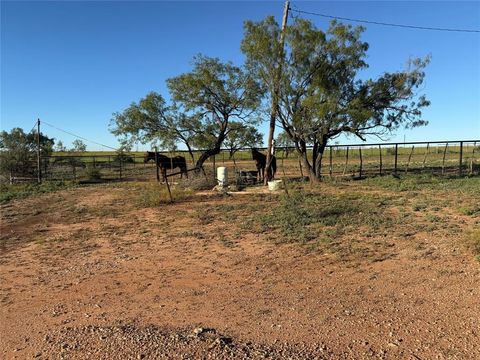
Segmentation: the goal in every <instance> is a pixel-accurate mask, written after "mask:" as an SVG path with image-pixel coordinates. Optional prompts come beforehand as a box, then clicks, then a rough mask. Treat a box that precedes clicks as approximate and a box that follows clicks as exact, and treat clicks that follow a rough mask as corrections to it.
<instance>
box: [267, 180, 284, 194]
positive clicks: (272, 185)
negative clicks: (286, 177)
mask: <svg viewBox="0 0 480 360" xmlns="http://www.w3.org/2000/svg"><path fill="white" fill-rule="evenodd" d="M281 187H282V180H273V181H269V182H268V190H270V191H275V190H280V189H281Z"/></svg>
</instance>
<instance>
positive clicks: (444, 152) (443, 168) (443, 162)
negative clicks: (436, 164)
mask: <svg viewBox="0 0 480 360" xmlns="http://www.w3.org/2000/svg"><path fill="white" fill-rule="evenodd" d="M447 147H448V143H445V148H444V149H443V160H442V175H443V174H445V156H446V155H447Z"/></svg>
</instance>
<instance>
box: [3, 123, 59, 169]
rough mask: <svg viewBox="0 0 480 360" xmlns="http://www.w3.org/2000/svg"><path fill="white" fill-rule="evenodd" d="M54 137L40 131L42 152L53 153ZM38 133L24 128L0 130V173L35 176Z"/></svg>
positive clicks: (47, 154) (46, 154)
mask: <svg viewBox="0 0 480 360" xmlns="http://www.w3.org/2000/svg"><path fill="white" fill-rule="evenodd" d="M54 143H55V141H54V139H51V138H49V137H48V136H45V135H44V134H42V133H40V154H41V156H42V157H44V156H49V155H50V154H51V153H52V149H53V145H54ZM36 158H37V133H36V132H30V133H28V134H25V132H24V131H23V129H21V128H14V129H12V130H11V131H10V132H6V131H2V132H0V173H2V174H4V175H10V176H26V175H29V176H33V174H34V173H35V171H36V168H37V167H36Z"/></svg>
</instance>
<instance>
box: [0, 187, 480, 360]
mask: <svg viewBox="0 0 480 360" xmlns="http://www.w3.org/2000/svg"><path fill="white" fill-rule="evenodd" d="M317 190H318V191H320V192H322V193H324V194H341V193H351V192H355V193H357V194H359V195H365V196H369V197H373V198H375V197H376V196H387V197H389V198H391V199H392V202H391V204H389V205H388V208H387V210H386V211H388V212H389V214H390V215H391V216H393V217H396V216H397V215H398V216H400V214H405V213H407V214H409V216H410V217H408V219H407V222H406V223H403V224H401V223H399V224H397V225H392V227H391V228H388V229H383V230H384V231H382V232H381V233H378V234H373V235H372V234H371V233H365V232H364V231H363V230H362V229H361V228H358V229H357V231H353V232H349V233H347V234H344V235H342V237H341V238H340V239H336V240H335V241H336V242H343V243H342V244H343V245H342V246H340V245H339V244H338V243H337V245H335V246H336V247H329V246H333V245H328V246H327V245H325V246H324V245H321V246H312V243H305V244H298V243H295V242H289V243H279V241H278V240H281V239H279V237H281V234H279V233H278V232H275V231H273V232H262V231H261V230H258V227H257V226H256V225H255V224H256V223H255V220H256V218H258V217H260V216H262V214H263V213H265V212H267V211H270V210H271V209H272V208H273V207H274V206H276V204H277V203H278V201H279V199H278V198H279V196H280V195H276V194H269V193H266V194H264V193H263V190H259V191H258V192H259V193H258V194H255V193H252V194H243V195H238V196H233V195H232V196H221V195H217V194H214V193H210V192H203V193H197V194H195V195H193V196H192V197H190V198H188V199H185V200H182V201H179V202H177V203H174V204H163V205H159V206H157V207H153V208H141V207H139V206H138V205H137V203H136V201H135V199H136V197H135V196H136V191H138V189H137V188H136V187H134V186H130V185H129V184H123V185H116V186H107V185H100V186H91V187H87V188H78V189H71V190H65V191H59V192H55V193H51V194H44V195H40V196H36V197H31V198H27V199H23V200H17V201H12V202H10V203H8V204H5V205H2V207H1V210H2V223H1V225H0V230H1V238H0V318H1V321H0V357H2V358H5V359H14V358H17V359H24V358H38V359H47V358H48V359H58V358H65V359H85V358H99V359H100V358H103V359H111V358H114V359H126V358H138V359H142V358H168V359H170V358H178V359H180V358H191V359H197V358H215V359H216V358H218V359H224V358H225V359H230V358H255V359H257V358H274V359H283V358H293V359H304V358H318V359H367V358H381V359H437V358H438V359H479V358H480V263H479V262H478V261H477V260H476V259H475V256H474V255H473V254H472V252H471V251H470V250H469V249H468V247H466V246H464V243H463V241H462V239H463V238H464V237H465V236H466V235H467V234H468V233H469V231H471V230H473V229H474V228H475V227H477V226H478V224H479V219H478V216H474V215H473V216H471V215H464V214H462V213H461V212H460V211H459V210H458V209H459V207H460V205H461V204H465V203H466V204H475V203H476V202H477V201H480V199H479V198H478V197H476V196H475V195H474V196H472V193H464V192H463V191H461V189H460V190H458V191H452V190H448V191H447V190H446V191H444V192H439V191H431V190H428V189H423V190H422V189H421V190H416V191H405V192H403V193H398V192H396V191H393V190H389V189H384V188H375V187H366V186H363V185H362V183H361V182H352V183H349V184H344V185H340V186H337V185H335V184H321V185H320V186H319V188H318V189H317ZM253 192H255V191H253ZM477 195H478V194H477ZM400 200H402V201H400ZM419 201H420V202H422V203H423V202H424V203H426V204H427V205H425V206H426V207H427V210H424V209H423V207H422V210H421V211H416V210H413V209H412V206H413V207H414V206H415V204H418V202H419ZM438 203H440V205H438ZM417 207H418V205H417ZM358 216H362V215H361V214H358ZM429 219H430V220H429ZM280 242H281V241H280ZM334 243H335V242H334ZM333 249H336V250H335V251H334V250H333Z"/></svg>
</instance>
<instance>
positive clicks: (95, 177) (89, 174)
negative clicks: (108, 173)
mask: <svg viewBox="0 0 480 360" xmlns="http://www.w3.org/2000/svg"><path fill="white" fill-rule="evenodd" d="M84 175H85V178H86V179H87V180H89V181H99V180H101V179H102V173H101V172H100V170H99V169H96V168H94V167H87V169H86V170H85V173H84Z"/></svg>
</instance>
